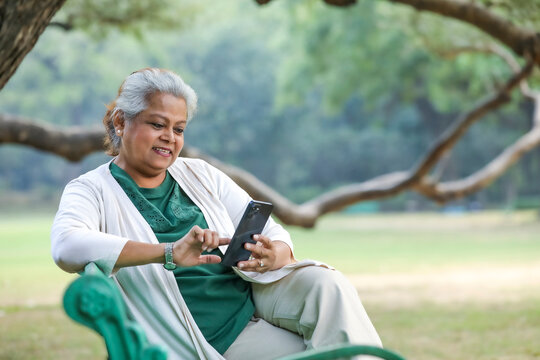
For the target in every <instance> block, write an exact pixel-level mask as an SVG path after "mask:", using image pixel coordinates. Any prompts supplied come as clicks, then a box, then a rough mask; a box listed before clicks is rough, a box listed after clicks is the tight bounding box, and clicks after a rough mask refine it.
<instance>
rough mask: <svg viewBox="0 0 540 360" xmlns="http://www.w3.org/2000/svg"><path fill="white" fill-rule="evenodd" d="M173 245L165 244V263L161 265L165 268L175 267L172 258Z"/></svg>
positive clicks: (171, 268) (172, 268)
mask: <svg viewBox="0 0 540 360" xmlns="http://www.w3.org/2000/svg"><path fill="white" fill-rule="evenodd" d="M173 247H174V243H166V244H165V264H163V267H164V268H165V269H167V270H174V269H176V264H175V263H174V259H173Z"/></svg>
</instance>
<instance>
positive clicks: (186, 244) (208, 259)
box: [173, 225, 231, 267]
mask: <svg viewBox="0 0 540 360" xmlns="http://www.w3.org/2000/svg"><path fill="white" fill-rule="evenodd" d="M230 241H231V239H228V238H220V237H219V235H218V233H217V232H215V231H212V230H209V229H201V228H200V227H199V226H197V225H195V226H194V227H192V228H191V230H189V232H188V233H187V234H186V235H185V236H184V237H183V238H181V239H180V240H177V241H176V242H175V243H174V246H173V261H174V263H175V264H176V265H178V266H183V267H188V266H197V265H203V264H217V263H219V262H221V258H220V257H219V256H217V255H201V254H202V252H203V251H205V250H206V251H208V252H210V251H212V250H214V249H215V248H217V247H218V246H220V245H226V244H228V243H229V242H230Z"/></svg>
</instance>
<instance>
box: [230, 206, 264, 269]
mask: <svg viewBox="0 0 540 360" xmlns="http://www.w3.org/2000/svg"><path fill="white" fill-rule="evenodd" d="M273 207H274V206H273V205H272V204H271V203H267V202H262V201H255V200H252V201H250V202H249V204H248V206H247V207H246V210H245V211H244V215H243V216H242V219H240V223H239V224H238V226H237V228H236V231H235V232H234V235H233V237H232V238H231V242H230V244H229V247H228V248H227V251H226V252H225V255H224V256H223V258H222V259H221V263H222V264H223V265H226V266H236V264H238V262H239V261H245V260H247V259H249V256H250V255H251V251H248V250H246V249H245V248H244V244H245V243H246V242H250V243H252V244H255V243H256V241H254V240H253V239H252V236H253V235H256V234H260V233H261V232H262V231H263V229H264V227H265V225H266V222H267V221H268V218H269V217H270V214H271V213H272V208H273Z"/></svg>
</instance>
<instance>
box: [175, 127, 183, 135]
mask: <svg viewBox="0 0 540 360" xmlns="http://www.w3.org/2000/svg"><path fill="white" fill-rule="evenodd" d="M174 132H175V133H176V134H178V135H180V134H182V133H183V132H184V129H182V128H174Z"/></svg>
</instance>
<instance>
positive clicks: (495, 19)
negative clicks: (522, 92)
mask: <svg viewBox="0 0 540 360" xmlns="http://www.w3.org/2000/svg"><path fill="white" fill-rule="evenodd" d="M255 1H256V2H257V3H259V4H266V3H269V2H270V1H272V0H255ZM323 1H325V2H326V3H327V4H329V5H334V6H343V5H341V3H347V4H346V5H351V3H352V2H351V3H349V1H331V0H330V1H326V0H323ZM387 1H390V2H392V3H399V4H403V5H408V6H411V7H413V8H414V9H416V10H418V11H428V12H432V13H435V14H439V15H442V16H445V17H449V18H454V19H457V20H460V21H463V22H465V23H468V24H470V25H472V26H474V27H476V28H478V29H480V30H482V31H483V32H485V33H486V34H488V35H490V36H491V37H493V38H495V39H497V40H499V41H500V42H501V43H503V44H505V45H506V46H508V47H509V48H510V49H512V51H514V53H516V54H517V55H518V56H520V57H523V58H530V59H532V60H533V61H534V63H535V64H536V65H540V33H538V32H535V31H533V30H529V29H525V28H521V27H519V26H517V25H515V24H513V23H512V22H510V21H508V20H506V19H504V18H502V17H500V16H499V15H497V14H495V13H494V12H492V11H490V10H489V9H487V8H485V7H483V6H480V5H477V4H476V3H474V2H464V1H460V0H387Z"/></svg>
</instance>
